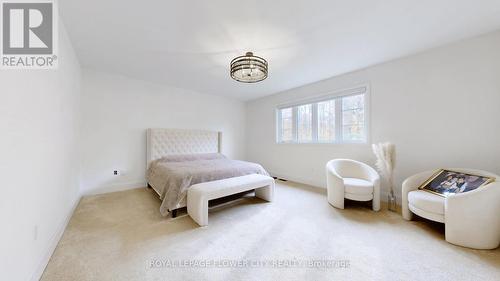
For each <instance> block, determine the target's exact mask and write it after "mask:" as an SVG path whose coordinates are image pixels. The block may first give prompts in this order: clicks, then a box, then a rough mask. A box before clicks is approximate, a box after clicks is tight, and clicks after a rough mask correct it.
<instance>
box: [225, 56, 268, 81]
mask: <svg viewBox="0 0 500 281" xmlns="http://www.w3.org/2000/svg"><path fill="white" fill-rule="evenodd" d="M267 70H268V66H267V61H266V60H265V59H263V58H261V57H258V56H254V54H253V53H252V52H247V53H246V54H245V55H244V56H239V57H236V58H234V59H233V60H232V61H231V77H232V78H233V79H234V80H236V81H238V82H243V83H255V82H259V81H262V80H264V79H266V78H267Z"/></svg>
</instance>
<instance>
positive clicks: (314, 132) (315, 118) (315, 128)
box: [311, 103, 318, 142]
mask: <svg viewBox="0 0 500 281" xmlns="http://www.w3.org/2000/svg"><path fill="white" fill-rule="evenodd" d="M311 122H312V124H311V125H312V142H318V103H313V104H312V118H311Z"/></svg>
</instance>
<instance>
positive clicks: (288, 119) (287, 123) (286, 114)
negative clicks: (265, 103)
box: [281, 108, 294, 142]
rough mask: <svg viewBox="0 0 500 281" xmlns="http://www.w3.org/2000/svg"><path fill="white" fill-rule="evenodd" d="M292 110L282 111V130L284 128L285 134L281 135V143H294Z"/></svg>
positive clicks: (285, 109)
mask: <svg viewBox="0 0 500 281" xmlns="http://www.w3.org/2000/svg"><path fill="white" fill-rule="evenodd" d="M292 110H293V109H292V108H284V109H282V110H281V128H283V131H282V132H283V133H282V135H281V141H283V142H291V141H293V139H294V138H293V128H292V127H293V118H292Z"/></svg>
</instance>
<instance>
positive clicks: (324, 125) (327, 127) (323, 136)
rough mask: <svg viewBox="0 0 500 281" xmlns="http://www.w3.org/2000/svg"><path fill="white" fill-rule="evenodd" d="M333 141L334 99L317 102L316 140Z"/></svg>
mask: <svg viewBox="0 0 500 281" xmlns="http://www.w3.org/2000/svg"><path fill="white" fill-rule="evenodd" d="M334 141H335V100H329V101H322V102H318V142H334Z"/></svg>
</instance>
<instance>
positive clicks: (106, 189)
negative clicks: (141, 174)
mask: <svg viewBox="0 0 500 281" xmlns="http://www.w3.org/2000/svg"><path fill="white" fill-rule="evenodd" d="M146 185H147V183H146V182H145V181H136V182H124V183H116V184H110V185H105V186H102V187H98V188H94V189H91V190H86V191H85V193H84V196H88V195H97V194H104V193H111V192H117V191H124V190H129V189H135V188H139V187H146Z"/></svg>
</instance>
